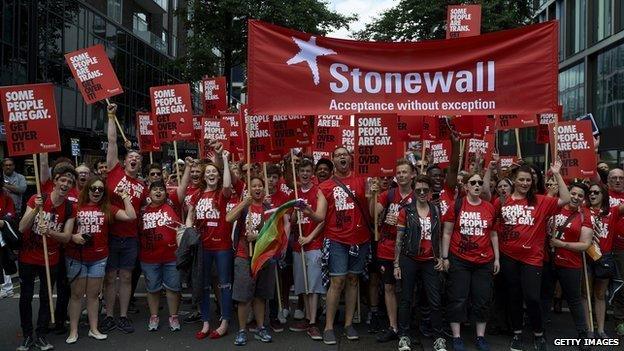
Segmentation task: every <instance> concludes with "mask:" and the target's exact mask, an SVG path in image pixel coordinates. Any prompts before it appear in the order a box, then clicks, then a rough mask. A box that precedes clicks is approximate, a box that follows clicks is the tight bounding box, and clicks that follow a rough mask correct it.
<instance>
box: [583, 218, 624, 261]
mask: <svg viewBox="0 0 624 351" xmlns="http://www.w3.org/2000/svg"><path fill="white" fill-rule="evenodd" d="M590 212H591V221H592V226H593V228H596V231H595V234H596V236H598V240H599V241H600V251H602V253H603V254H605V253H609V252H611V251H613V240H614V239H615V236H616V232H615V227H616V225H617V222H618V221H619V220H620V219H621V218H622V216H621V215H620V208H619V206H614V207H611V208H610V209H609V213H608V214H606V215H602V214H601V213H602V209H593V208H592V209H591V210H590Z"/></svg>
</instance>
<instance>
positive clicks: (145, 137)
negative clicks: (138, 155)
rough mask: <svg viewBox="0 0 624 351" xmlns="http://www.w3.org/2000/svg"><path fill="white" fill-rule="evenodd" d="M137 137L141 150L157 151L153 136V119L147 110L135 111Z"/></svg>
mask: <svg viewBox="0 0 624 351" xmlns="http://www.w3.org/2000/svg"><path fill="white" fill-rule="evenodd" d="M136 123H137V129H136V130H137V139H138V140H139V150H140V151H141V152H152V151H158V150H159V147H158V144H157V143H156V140H155V136H154V121H153V120H152V117H151V116H150V113H149V112H137V113H136Z"/></svg>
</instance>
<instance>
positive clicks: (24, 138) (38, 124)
mask: <svg viewBox="0 0 624 351" xmlns="http://www.w3.org/2000/svg"><path fill="white" fill-rule="evenodd" d="M0 103H2V115H3V116H4V129H5V131H6V142H7V146H8V151H9V156H11V157H14V156H24V155H32V154H38V153H42V152H55V151H61V138H60V136H59V127H58V120H57V115H56V105H55V103H54V85H53V84H52V83H43V84H26V85H13V86H6V87H0Z"/></svg>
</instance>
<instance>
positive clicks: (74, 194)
mask: <svg viewBox="0 0 624 351" xmlns="http://www.w3.org/2000/svg"><path fill="white" fill-rule="evenodd" d="M53 190H54V182H53V181H52V179H48V180H46V181H45V182H43V183H42V184H41V193H42V194H50V193H52V191H53ZM79 195H80V191H78V188H76V187H73V188H71V189H69V191H68V192H67V200H69V201H71V202H78V196H79Z"/></svg>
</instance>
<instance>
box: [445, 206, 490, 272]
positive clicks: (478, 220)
mask: <svg viewBox="0 0 624 351" xmlns="http://www.w3.org/2000/svg"><path fill="white" fill-rule="evenodd" d="M461 201H462V205H461V209H460V210H459V220H457V219H456V218H455V203H451V204H450V207H449V210H448V211H446V215H445V216H444V218H443V220H444V222H451V223H454V224H455V225H454V226H453V233H452V234H451V244H450V247H449V250H450V252H451V253H452V254H453V255H455V256H457V257H459V258H461V259H463V260H466V261H468V262H471V263H475V264H483V263H487V262H491V261H492V260H493V259H494V248H493V247H492V240H491V238H490V233H491V232H492V230H493V229H492V228H493V227H494V222H495V220H496V210H495V209H494V206H493V205H492V204H491V203H489V202H487V201H483V200H481V203H480V204H479V205H473V204H471V203H470V202H468V199H466V198H465V197H462V198H461Z"/></svg>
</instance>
